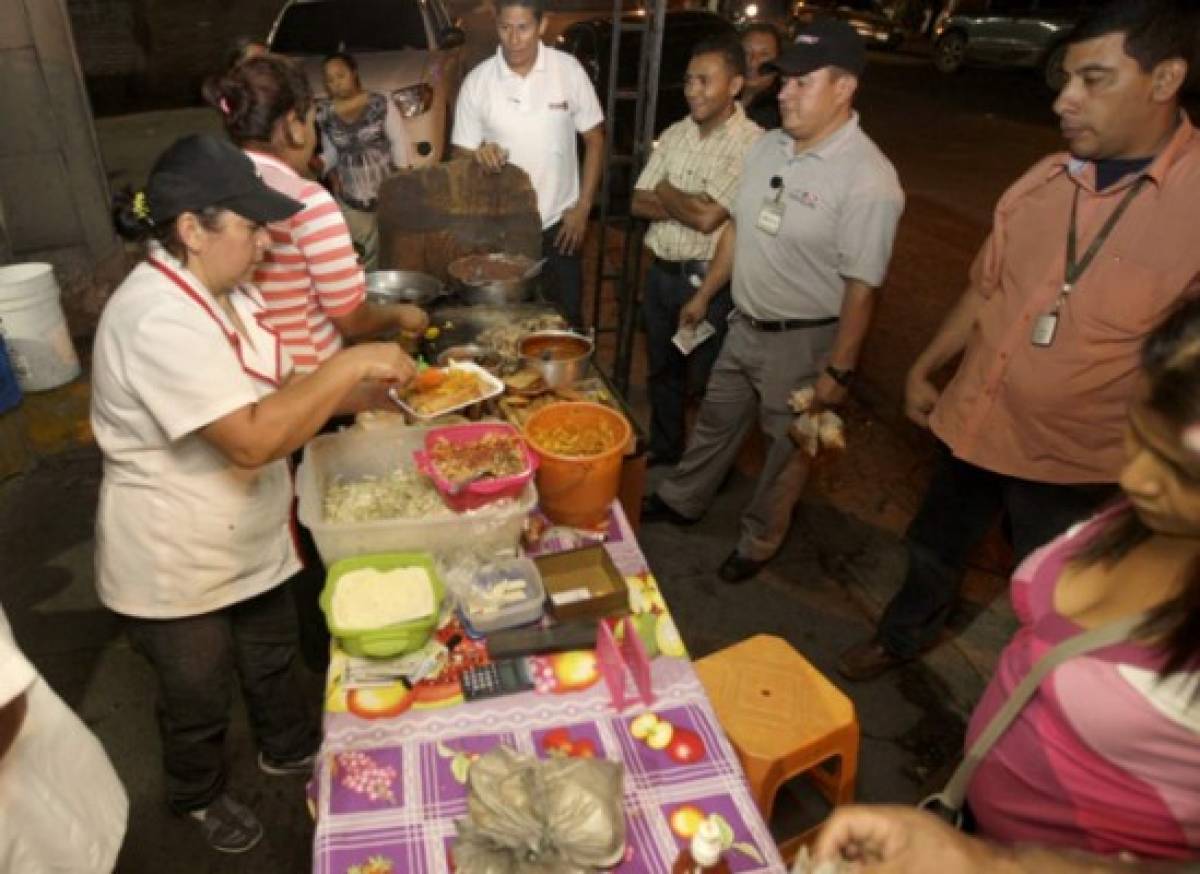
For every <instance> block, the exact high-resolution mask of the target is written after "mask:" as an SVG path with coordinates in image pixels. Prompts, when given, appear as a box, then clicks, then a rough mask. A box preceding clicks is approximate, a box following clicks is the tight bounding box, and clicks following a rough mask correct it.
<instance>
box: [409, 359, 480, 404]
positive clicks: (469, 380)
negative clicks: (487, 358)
mask: <svg viewBox="0 0 1200 874" xmlns="http://www.w3.org/2000/svg"><path fill="white" fill-rule="evenodd" d="M481 397H483V386H482V385H481V384H480V382H479V377H478V376H476V375H475V374H474V373H472V372H471V371H469V370H458V369H454V368H441V367H430V368H427V369H425V370H423V371H421V373H420V374H419V375H418V376H417V377H416V378H415V379H414V380H413V381H412V383H411V384H410V386H409V388H408V391H406V392H405V395H404V401H405V403H407V404H408V405H409V406H410V407H412V409H413V410H414V411H415V412H417V413H419V414H421V415H422V416H431V415H436V414H438V413H441V412H444V411H446V410H450V409H453V408H455V407H459V406H462V405H463V404H466V403H470V402H471V401H473V400H477V399H479V398H481Z"/></svg>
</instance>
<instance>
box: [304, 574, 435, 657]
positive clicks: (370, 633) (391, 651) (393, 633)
mask: <svg viewBox="0 0 1200 874" xmlns="http://www.w3.org/2000/svg"><path fill="white" fill-rule="evenodd" d="M406 567H418V568H421V569H422V570H424V571H425V573H426V574H428V575H429V585H430V586H431V587H432V588H433V612H432V613H431V614H430V615H429V616H426V617H423V618H421V619H412V620H409V621H408V622H397V623H394V624H392V625H386V626H384V627H382V628H373V629H370V630H366V631H364V630H362V629H346V628H339V627H338V626H337V625H336V624H335V622H334V618H333V595H334V592H336V591H337V586H338V582H339V581H340V580H341V578H342V577H343V576H345V575H346V574H347V573H349V572H350V571H356V570H361V569H363V568H372V569H374V570H378V571H390V570H395V569H396V568H406ZM445 595H446V589H445V586H443V584H442V580H441V578H440V577H439V576H438V572H437V568H436V567H435V566H434V563H433V556H431V555H430V554H429V553H427V552H394V553H382V554H379V555H362V556H359V557H357V558H347V559H343V560H342V561H339V562H337V563H336V564H335V565H333V567H331V568H330V569H329V575H328V576H327V577H326V579H325V588H324V589H322V590H321V599H320V602H321V610H322V611H324V613H325V624H326V625H328V626H329V633H330V634H332V635H333V636H334V637H336V638H338V640H339V641H341V644H342V649H344V650H345V651H346V652H347V654H349V655H352V656H369V657H371V658H391V657H393V656H398V655H404V654H405V653H408V652H412V651H413V650H416V649H420V648H421V647H422V646H424V645H425V641H427V640H428V639H429V635H430V634H432V633H433V629H434V627H435V626H436V625H437V621H438V611H439V608H440V606H441V603H442V599H443V598H444V597H445Z"/></svg>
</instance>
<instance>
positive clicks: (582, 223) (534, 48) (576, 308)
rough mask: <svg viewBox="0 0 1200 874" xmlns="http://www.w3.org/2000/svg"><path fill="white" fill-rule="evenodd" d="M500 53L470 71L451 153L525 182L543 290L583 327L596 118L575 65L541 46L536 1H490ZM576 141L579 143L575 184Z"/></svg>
mask: <svg viewBox="0 0 1200 874" xmlns="http://www.w3.org/2000/svg"><path fill="white" fill-rule="evenodd" d="M496 24H497V30H498V31H499V35H500V47H499V48H498V49H497V50H496V55H495V57H492V58H488V59H487V60H486V61H483V62H482V63H481V64H479V66H477V67H476V68H475V69H474V70H472V71H471V72H470V74H469V75H468V76H467V78H466V80H465V81H464V82H463V85H462V90H461V91H460V92H459V95H458V105H457V107H456V109H455V112H454V134H453V136H452V138H451V142H452V144H453V146H454V152H455V154H456V155H472V156H474V158H475V160H477V161H478V162H479V163H480V164H482V165H483V166H484V167H486V168H488V169H490V170H495V171H499V170H500V168H501V167H503V166H504V165H505V164H506V163H507V162H508V161H512V163H513V164H515V165H516V166H518V167H520V168H521V169H522V170H524V171H525V172H526V173H528V174H529V181H530V183H532V185H533V190H534V192H535V193H536V194H537V203H538V212H539V213H540V215H541V218H542V254H543V255H545V256H546V257H547V258H549V261H548V262H547V264H546V271H545V273H544V275H545V276H546V278H547V280H548V289H547V290H548V292H549V294H550V296H551V298H552V299H553V300H554V301H555V302H556V303H558V304H559V305H560V306H561V307H562V309H563V312H564V314H565V315H566V316H567V318H568V319H569V320H570V321H571V324H573V325H574V326H576V327H577V328H579V327H582V326H583V305H582V288H583V270H582V264H581V258H580V254H581V250H582V248H583V239H584V236H585V234H586V232H587V221H588V214H589V213H590V212H591V210H592V202H593V200H594V199H595V196H596V188H597V187H598V186H599V184H600V171H601V162H602V159H603V156H604V128H603V127H602V123H603V121H604V113H603V112H602V111H601V109H600V101H599V99H598V98H597V97H596V89H595V88H593V87H592V83H591V81H590V80H589V79H588V77H587V74H586V73H585V72H584V71H583V67H581V66H580V64H579V62H578V61H577V60H575V59H574V58H573V57H571V56H570V55H568V54H566V53H565V52H560V51H558V50H557V49H552V48H550V47H549V46H546V45H543V44H542V40H541V36H542V33H543V32H544V31H545V29H546V19H545V16H544V5H543V0H498V3H497V10H496ZM576 134H578V135H581V136H582V137H583V146H584V156H583V179H582V183H581V182H580V172H579V157H578V154H577V152H576V148H575V137H576Z"/></svg>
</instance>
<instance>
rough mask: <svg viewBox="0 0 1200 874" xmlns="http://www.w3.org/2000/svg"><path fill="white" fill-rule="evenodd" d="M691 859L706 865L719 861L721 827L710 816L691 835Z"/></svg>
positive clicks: (698, 863)
mask: <svg viewBox="0 0 1200 874" xmlns="http://www.w3.org/2000/svg"><path fill="white" fill-rule="evenodd" d="M691 851H692V861H693V862H695V863H696V864H697V865H703V866H705V867H708V866H709V865H715V864H717V862H719V861H721V828H720V826H718V825H717V823H716V821H715V820H714V819H713V818H712V817H711V816H710V817H707V818H706V819H705V820H704V822H702V823H700V827H699V828H697V829H696V833H695V834H694V835H692V846H691Z"/></svg>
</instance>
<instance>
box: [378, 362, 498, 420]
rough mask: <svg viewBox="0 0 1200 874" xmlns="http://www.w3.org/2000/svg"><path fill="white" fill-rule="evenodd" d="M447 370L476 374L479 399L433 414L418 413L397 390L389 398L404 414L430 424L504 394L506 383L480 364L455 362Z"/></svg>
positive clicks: (391, 392)
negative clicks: (449, 414)
mask: <svg viewBox="0 0 1200 874" xmlns="http://www.w3.org/2000/svg"><path fill="white" fill-rule="evenodd" d="M446 369H447V370H466V371H470V372H471V373H473V374H475V378H476V379H478V380H479V391H480V395H479V397H477V398H471V400H469V401H463V402H462V403H461V404H455V405H454V406H452V407H446V408H445V409H442V410H438V411H437V412H433V413H419V412H417V411H416V410H414V409H413V408H412V407H411V406H409V405H408V402H407V401H406V400H405V399H404V397H403V396H402V395H400V394H399V393H397V392H396V391H395V389H392V390H391V391H390V392H389V397H391V399H392V400H393V401H394V402H395V403H396V405H397V406H398V407H400V409H402V410H404V412H406V413H408V414H409V415H410V416H412V417H413V418H414V419H416V420H418V421H421V422H428V421H430V420H431V419H439V418H441V417H442V416H445V415H446V414H448V413H457V412H458V411H459V410H465V409H467V407H473V406H475V405H476V404H480V403H483V402H484V401H490V400H491V399H492V398H494V397H498V396H500V395H502V394H504V383H503V382H501V381H500V380H499V379H497V378H496V377H494V376H492V374H490V373H488V372H487V371H486V370H484V369H483V368H482V367H480V366H479V365H478V364H475V363H474V362H471V361H454V362H451V363H450V364H448V365H447V366H446Z"/></svg>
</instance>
